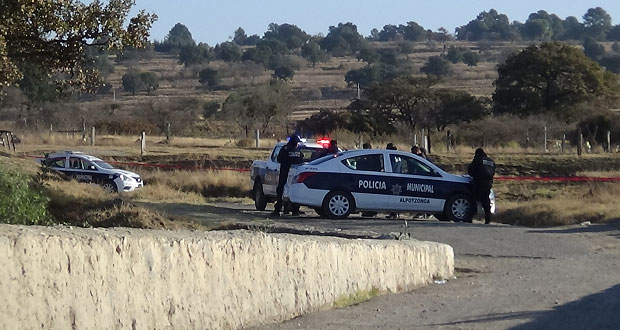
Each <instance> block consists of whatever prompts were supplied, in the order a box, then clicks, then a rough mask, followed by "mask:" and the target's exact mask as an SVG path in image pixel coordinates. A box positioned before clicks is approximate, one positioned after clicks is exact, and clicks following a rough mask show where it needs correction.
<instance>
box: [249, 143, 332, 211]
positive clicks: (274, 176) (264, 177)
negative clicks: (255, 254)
mask: <svg viewBox="0 0 620 330" xmlns="http://www.w3.org/2000/svg"><path fill="white" fill-rule="evenodd" d="M321 142H324V140H322V141H321ZM284 145H286V142H278V143H277V144H276V145H275V146H274V147H273V149H272V150H271V153H270V154H269V158H268V159H267V160H255V161H254V162H252V168H251V170H250V179H251V181H252V199H254V205H255V207H256V209H257V210H258V211H264V210H265V208H266V207H267V203H273V202H275V200H276V197H277V196H276V188H277V187H278V178H279V175H280V163H278V153H279V152H280V150H281V149H282V147H283V146H284ZM299 148H300V150H301V152H302V153H303V155H304V161H306V162H309V161H311V160H314V159H316V158H319V157H321V156H322V155H324V153H326V151H327V144H326V143H315V142H307V141H304V140H302V142H300V143H299ZM294 172H295V171H293V170H291V172H290V173H289V177H290V176H292V175H293V174H294Z"/></svg>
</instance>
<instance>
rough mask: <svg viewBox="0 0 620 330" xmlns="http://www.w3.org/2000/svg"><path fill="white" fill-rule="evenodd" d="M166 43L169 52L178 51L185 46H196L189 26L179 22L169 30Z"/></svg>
mask: <svg viewBox="0 0 620 330" xmlns="http://www.w3.org/2000/svg"><path fill="white" fill-rule="evenodd" d="M164 44H165V47H167V49H168V52H178V51H180V50H181V49H183V48H185V47H188V46H195V45H196V42H195V41H194V38H193V37H192V33H191V32H189V29H188V28H187V26H185V25H183V24H181V23H177V24H175V25H174V26H173V27H172V29H170V32H168V35H167V36H166V39H165V40H164Z"/></svg>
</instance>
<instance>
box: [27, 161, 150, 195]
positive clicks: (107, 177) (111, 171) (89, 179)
mask: <svg viewBox="0 0 620 330" xmlns="http://www.w3.org/2000/svg"><path fill="white" fill-rule="evenodd" d="M39 162H40V163H41V164H42V165H43V166H46V167H49V168H50V169H52V170H54V171H57V172H60V173H63V174H65V175H67V176H69V177H71V178H73V179H75V180H77V181H79V182H85V183H95V184H99V185H101V186H102V187H103V189H104V190H105V191H107V192H109V193H116V192H129V191H133V190H135V189H137V188H141V187H143V186H144V183H143V182H142V178H141V177H140V176H139V175H138V174H136V173H133V172H129V171H124V170H121V169H117V168H114V167H113V166H112V165H110V164H108V163H106V162H104V161H103V160H101V159H99V158H97V157H94V156H89V155H85V154H83V153H81V152H77V151H65V152H60V153H53V154H49V155H46V157H45V159H40V160H39Z"/></svg>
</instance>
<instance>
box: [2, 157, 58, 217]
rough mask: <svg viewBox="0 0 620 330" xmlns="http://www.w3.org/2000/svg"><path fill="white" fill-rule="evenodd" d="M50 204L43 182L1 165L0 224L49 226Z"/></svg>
mask: <svg viewBox="0 0 620 330" xmlns="http://www.w3.org/2000/svg"><path fill="white" fill-rule="evenodd" d="M48 202H49V198H48V197H46V196H45V195H44V188H43V185H42V183H41V182H39V181H38V180H33V179H32V178H31V177H30V176H28V175H25V174H21V173H18V172H16V171H13V170H9V169H8V168H6V167H5V166H2V165H0V223H9V224H22V225H48V224H50V223H51V218H50V214H49V213H48V211H47V205H48Z"/></svg>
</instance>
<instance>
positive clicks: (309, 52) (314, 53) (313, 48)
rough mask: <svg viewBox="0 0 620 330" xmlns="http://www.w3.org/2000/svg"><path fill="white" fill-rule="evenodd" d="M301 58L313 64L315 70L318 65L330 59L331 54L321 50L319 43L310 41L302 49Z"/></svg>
mask: <svg viewBox="0 0 620 330" xmlns="http://www.w3.org/2000/svg"><path fill="white" fill-rule="evenodd" d="M301 56H303V58H305V59H306V60H308V62H310V63H312V67H313V68H314V67H315V65H316V63H319V62H325V61H327V60H328V59H329V54H327V52H325V51H324V50H322V49H321V46H320V45H319V44H318V42H316V41H314V40H310V41H309V42H307V43H306V44H304V45H303V46H302V47H301Z"/></svg>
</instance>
